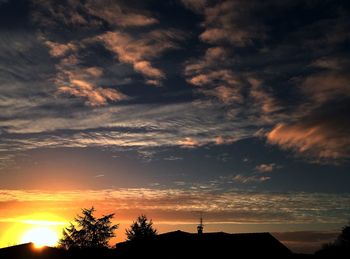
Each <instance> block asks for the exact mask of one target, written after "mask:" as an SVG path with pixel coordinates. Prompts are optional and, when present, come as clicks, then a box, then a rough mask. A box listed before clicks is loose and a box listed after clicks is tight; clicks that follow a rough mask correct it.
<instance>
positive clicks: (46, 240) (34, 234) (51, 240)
mask: <svg viewBox="0 0 350 259" xmlns="http://www.w3.org/2000/svg"><path fill="white" fill-rule="evenodd" d="M29 242H32V243H33V244H34V246H35V247H36V248H41V247H43V246H55V245H57V242H58V235H57V233H56V232H55V231H53V230H52V229H50V228H49V227H35V228H32V229H30V230H28V231H27V232H26V233H25V234H24V235H23V237H22V243H29Z"/></svg>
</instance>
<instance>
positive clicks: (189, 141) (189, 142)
mask: <svg viewBox="0 0 350 259" xmlns="http://www.w3.org/2000/svg"><path fill="white" fill-rule="evenodd" d="M178 143H179V145H181V146H183V147H186V148H192V147H196V146H198V145H199V142H198V141H197V140H195V139H193V138H190V137H186V138H184V139H181V140H179V141H178Z"/></svg>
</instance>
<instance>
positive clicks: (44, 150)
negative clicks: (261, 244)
mask: <svg viewBox="0 0 350 259" xmlns="http://www.w3.org/2000/svg"><path fill="white" fill-rule="evenodd" d="M349 46H350V4H349V2H348V1H321V0H320V1H317V0H315V1H298V0H293V1H292V0H291V1H289V0H286V1H278V0H270V1H259V0H255V1H243V0H242V1H238V0H237V1H236V0H232V1H210V0H207V1H206V0H169V1H160V0H159V1H156V0H149V1H136V0H127V1H126V0H125V1H124V0H118V1H112V0H98V1H94V0H84V1H78V0H62V1H54V0H32V1H29V0H28V1H27V0H0V247H4V246H8V245H11V244H15V243H21V242H22V241H23V240H25V239H23V236H24V235H25V233H26V232H28V231H29V230H30V229H33V228H35V226H46V227H47V228H50V229H52V230H53V231H56V232H57V233H61V230H62V228H63V227H64V226H65V225H67V222H69V221H71V220H72V219H73V217H74V216H75V215H76V214H78V213H80V209H81V208H83V207H91V206H95V208H96V209H97V215H102V214H105V213H115V214H116V215H115V218H114V220H115V223H120V228H119V229H118V231H117V232H116V233H117V239H114V240H113V242H114V243H115V242H116V241H122V240H124V238H125V236H124V230H125V228H126V227H127V226H128V225H130V224H131V223H132V221H133V220H134V219H135V218H136V217H137V216H138V215H139V214H140V213H145V214H146V215H147V216H148V217H149V218H152V219H153V221H154V223H155V226H156V227H157V228H158V230H159V232H165V231H170V230H177V229H182V230H185V231H190V232H194V231H196V224H197V223H198V219H199V215H200V213H201V212H202V213H203V217H204V224H205V228H204V231H207V232H208V231H226V232H230V233H236V232H261V231H268V232H272V233H275V236H276V237H278V238H279V239H280V240H282V241H284V242H285V243H287V245H288V244H289V247H292V248H293V249H295V251H314V250H315V249H317V248H318V247H319V245H320V243H322V242H328V241H329V240H331V239H332V238H334V237H335V235H336V234H337V233H338V232H339V230H340V228H341V227H342V226H344V224H346V223H347V222H348V221H349V220H350V206H349V204H350V192H349V191H350V188H349V184H350V163H349V158H350V119H349V112H350V74H349V71H350V51H349V50H350V47H349Z"/></svg>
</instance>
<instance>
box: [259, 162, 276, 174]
mask: <svg viewBox="0 0 350 259" xmlns="http://www.w3.org/2000/svg"><path fill="white" fill-rule="evenodd" d="M279 167H280V166H278V165H276V164H275V163H270V164H260V165H257V166H256V167H255V169H256V170H257V171H258V172H260V173H269V172H272V171H273V170H275V169H276V168H279Z"/></svg>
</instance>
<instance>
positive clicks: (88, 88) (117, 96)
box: [58, 80, 126, 106]
mask: <svg viewBox="0 0 350 259" xmlns="http://www.w3.org/2000/svg"><path fill="white" fill-rule="evenodd" d="M58 92H59V93H65V94H70V95H73V96H77V97H83V98H86V99H87V101H86V103H87V104H88V105H91V106H102V105H106V104H107V101H108V100H110V101H121V100H125V99H126V96H125V95H124V94H122V93H120V92H119V91H117V90H115V89H111V88H102V87H96V86H93V85H92V84H91V83H89V82H86V81H82V80H72V81H71V85H70V86H61V87H59V88H58Z"/></svg>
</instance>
